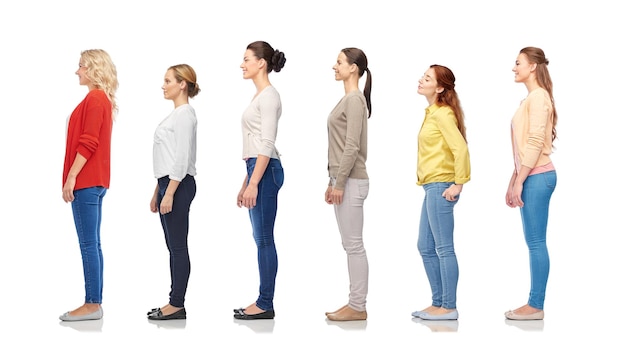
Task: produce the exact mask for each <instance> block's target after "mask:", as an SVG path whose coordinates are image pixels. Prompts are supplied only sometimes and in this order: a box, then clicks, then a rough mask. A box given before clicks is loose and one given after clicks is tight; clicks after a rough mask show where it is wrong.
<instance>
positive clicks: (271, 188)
mask: <svg viewBox="0 0 626 345" xmlns="http://www.w3.org/2000/svg"><path fill="white" fill-rule="evenodd" d="M255 164H256V158H250V159H248V160H247V161H246V166H247V171H248V182H249V181H250V176H252V172H253V171H254V166H255ZM284 178H285V175H284V173H283V167H282V165H281V163H280V160H278V159H275V158H271V159H270V162H269V163H268V165H267V168H266V169H265V173H264V174H263V177H262V178H261V181H259V185H258V188H259V194H258V195H257V200H256V206H255V207H253V208H251V209H250V210H249V211H248V212H249V214H250V222H251V223H252V235H253V237H254V241H255V242H256V246H257V260H258V264H259V278H260V287H259V297H258V298H257V301H256V305H257V306H258V307H259V308H261V309H263V310H274V289H275V286H276V273H277V272H278V255H277V254H276V244H275V243H274V222H275V220H276V210H277V208H278V191H279V190H280V187H282V185H283V182H284Z"/></svg>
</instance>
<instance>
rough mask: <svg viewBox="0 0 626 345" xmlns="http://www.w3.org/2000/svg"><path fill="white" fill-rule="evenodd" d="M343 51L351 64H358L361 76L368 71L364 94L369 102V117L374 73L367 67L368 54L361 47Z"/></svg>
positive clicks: (369, 114) (370, 114)
mask: <svg viewBox="0 0 626 345" xmlns="http://www.w3.org/2000/svg"><path fill="white" fill-rule="evenodd" d="M341 52H342V53H344V54H345V55H346V58H347V60H348V63H349V64H356V66H357V67H358V68H359V77H362V76H363V74H364V73H365V72H367V79H365V87H364V88H363V96H365V102H366V103H367V112H368V115H367V118H369V117H370V116H372V101H371V96H372V74H371V73H370V69H369V68H368V67H367V56H366V55H365V53H364V52H363V50H361V49H359V48H354V47H351V48H343V49H342V50H341Z"/></svg>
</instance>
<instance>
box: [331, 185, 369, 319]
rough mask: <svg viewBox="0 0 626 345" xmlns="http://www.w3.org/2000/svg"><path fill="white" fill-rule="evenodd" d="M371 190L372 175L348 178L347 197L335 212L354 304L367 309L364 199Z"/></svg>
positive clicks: (354, 307)
mask: <svg viewBox="0 0 626 345" xmlns="http://www.w3.org/2000/svg"><path fill="white" fill-rule="evenodd" d="M368 192H369V180H368V179H352V178H348V181H347V182H346V186H345V189H344V191H343V201H342V203H341V204H340V205H335V216H336V218H337V225H338V226H339V233H340V234H341V244H342V245H343V249H344V250H345V251H346V254H347V257H348V274H349V276H350V294H349V303H348V305H349V306H350V308H352V309H354V310H357V311H364V310H365V303H366V298H367V289H368V275H369V265H368V262H367V254H366V252H365V247H364V246H363V202H364V201H365V199H366V198H367V194H368Z"/></svg>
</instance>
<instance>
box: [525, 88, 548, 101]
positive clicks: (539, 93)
mask: <svg viewBox="0 0 626 345" xmlns="http://www.w3.org/2000/svg"><path fill="white" fill-rule="evenodd" d="M526 98H527V99H542V98H543V99H545V98H547V99H550V94H549V93H548V91H547V90H546V89H544V88H542V87H538V88H536V89H534V90H532V91H531V92H529V93H528V96H527V97H526Z"/></svg>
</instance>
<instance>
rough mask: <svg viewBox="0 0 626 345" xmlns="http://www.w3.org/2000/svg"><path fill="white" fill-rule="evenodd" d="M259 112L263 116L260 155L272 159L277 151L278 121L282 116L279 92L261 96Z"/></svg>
mask: <svg viewBox="0 0 626 345" xmlns="http://www.w3.org/2000/svg"><path fill="white" fill-rule="evenodd" d="M259 112H260V114H261V116H260V117H261V147H260V148H259V154H262V155H264V156H267V157H272V153H273V152H274V151H276V148H275V143H276V135H277V132H278V119H279V118H280V114H281V103H280V95H279V94H278V92H272V93H264V94H262V95H260V98H259Z"/></svg>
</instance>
